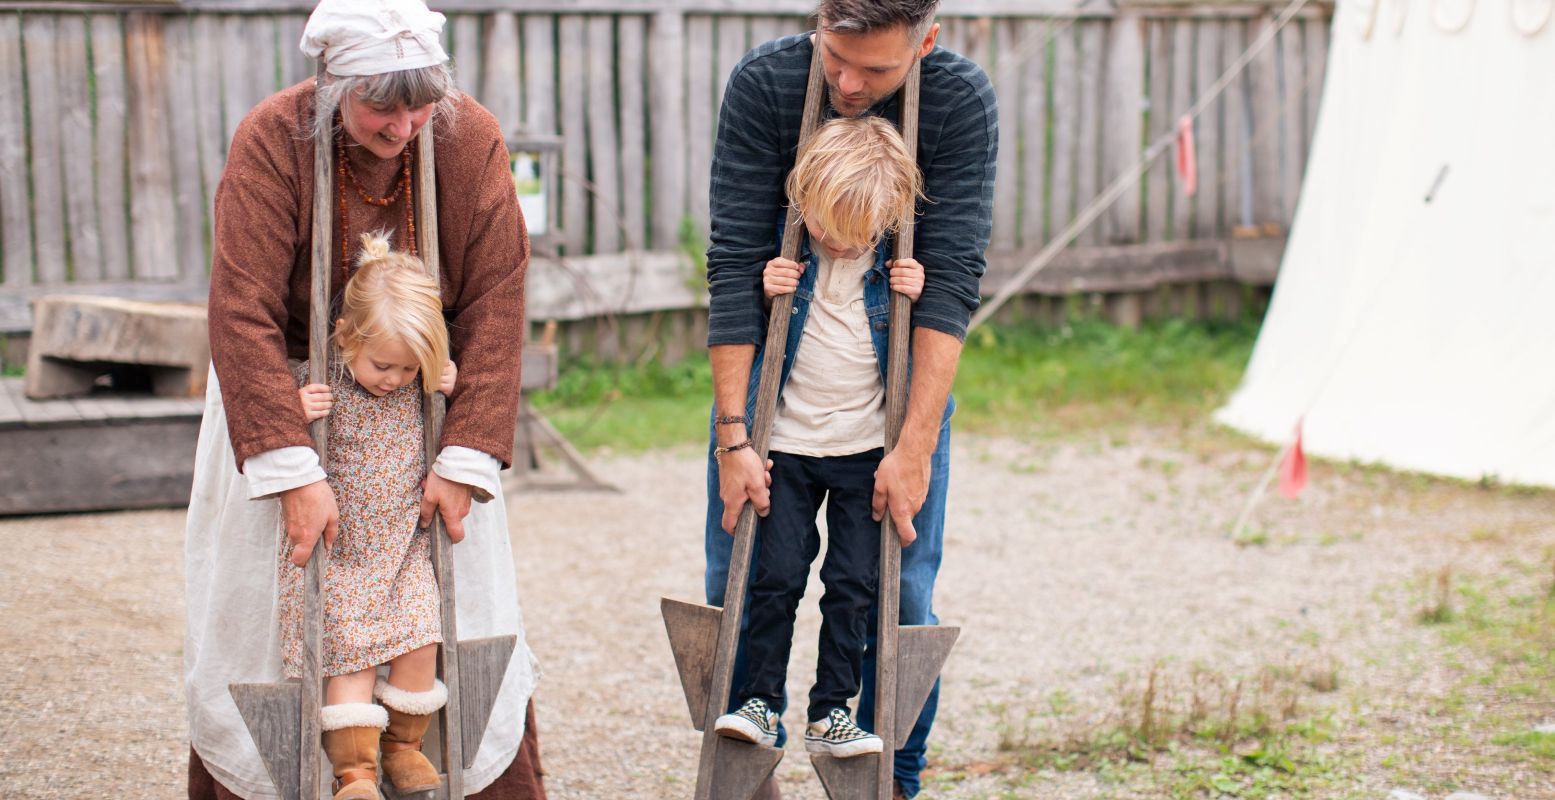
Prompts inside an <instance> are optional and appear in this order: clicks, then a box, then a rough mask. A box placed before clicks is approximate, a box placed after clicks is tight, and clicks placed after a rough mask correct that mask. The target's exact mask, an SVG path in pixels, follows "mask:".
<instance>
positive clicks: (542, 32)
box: [524, 15, 556, 225]
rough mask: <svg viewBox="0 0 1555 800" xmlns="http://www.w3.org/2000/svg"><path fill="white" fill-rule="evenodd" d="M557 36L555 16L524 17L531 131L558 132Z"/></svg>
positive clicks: (526, 108) (526, 117) (527, 109)
mask: <svg viewBox="0 0 1555 800" xmlns="http://www.w3.org/2000/svg"><path fill="white" fill-rule="evenodd" d="M555 38H556V18H555V17H549V16H539V15H532V16H526V17H524V124H525V125H526V126H528V128H529V131H530V132H531V133H537V134H550V133H555V132H556V42H555ZM551 222H552V224H553V225H554V224H555V220H552V221H551Z"/></svg>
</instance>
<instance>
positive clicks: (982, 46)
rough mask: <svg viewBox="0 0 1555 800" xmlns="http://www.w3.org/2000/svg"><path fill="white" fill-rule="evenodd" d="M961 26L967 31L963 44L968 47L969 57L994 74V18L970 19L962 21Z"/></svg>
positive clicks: (985, 70) (984, 69)
mask: <svg viewBox="0 0 1555 800" xmlns="http://www.w3.org/2000/svg"><path fill="white" fill-rule="evenodd" d="M961 27H962V29H963V30H964V31H965V34H964V36H965V38H964V39H963V40H962V45H963V46H964V47H965V48H966V52H965V55H966V57H967V58H970V59H972V60H973V61H975V62H977V65H978V66H980V67H982V68H983V71H984V72H986V73H988V74H989V75H992V74H994V70H993V67H994V63H993V49H994V24H993V20H992V19H968V20H962V21H961Z"/></svg>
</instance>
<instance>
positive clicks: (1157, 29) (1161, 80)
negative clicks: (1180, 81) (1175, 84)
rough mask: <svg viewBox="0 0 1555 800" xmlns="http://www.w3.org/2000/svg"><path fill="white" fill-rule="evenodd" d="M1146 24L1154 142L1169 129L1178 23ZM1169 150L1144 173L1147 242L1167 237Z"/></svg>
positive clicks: (1156, 21) (1169, 203)
mask: <svg viewBox="0 0 1555 800" xmlns="http://www.w3.org/2000/svg"><path fill="white" fill-rule="evenodd" d="M1146 24H1147V42H1148V46H1149V48H1150V50H1149V63H1150V106H1149V108H1150V112H1149V113H1150V129H1149V131H1150V132H1149V141H1152V142H1154V141H1156V140H1157V139H1159V138H1161V137H1162V136H1166V135H1168V134H1170V133H1171V132H1172V126H1173V124H1174V120H1173V117H1172V99H1171V87H1172V84H1171V78H1172V49H1171V48H1172V27H1173V26H1175V25H1176V24H1177V23H1173V22H1167V21H1165V20H1152V21H1150V22H1148V23H1146ZM1172 155H1173V151H1172V150H1167V151H1165V152H1164V153H1162V154H1161V156H1160V157H1159V158H1157V159H1156V160H1155V163H1154V164H1151V165H1150V172H1149V173H1148V175H1147V176H1146V190H1147V192H1148V194H1147V195H1146V202H1145V209H1144V218H1145V235H1144V240H1145V241H1147V242H1159V241H1163V240H1165V239H1167V238H1169V227H1170V223H1171V211H1172V207H1171V206H1172V188H1173V186H1172V173H1173V169H1172Z"/></svg>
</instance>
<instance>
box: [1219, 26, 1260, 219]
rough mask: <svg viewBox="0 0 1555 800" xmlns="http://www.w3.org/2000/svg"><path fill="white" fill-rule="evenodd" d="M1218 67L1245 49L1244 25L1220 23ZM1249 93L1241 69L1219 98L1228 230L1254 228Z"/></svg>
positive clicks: (1223, 203) (1235, 58)
mask: <svg viewBox="0 0 1555 800" xmlns="http://www.w3.org/2000/svg"><path fill="white" fill-rule="evenodd" d="M1221 30H1222V33H1223V36H1224V38H1223V39H1221V42H1220V46H1221V68H1222V69H1228V68H1230V66H1231V65H1232V64H1234V63H1235V62H1236V60H1237V58H1239V57H1240V56H1241V55H1242V51H1244V50H1246V49H1247V23H1245V22H1241V21H1232V22H1225V23H1222V28H1221ZM1251 90H1252V86H1251V84H1250V83H1249V82H1248V80H1247V72H1246V71H1245V70H1244V71H1243V72H1242V73H1241V74H1239V75H1237V76H1236V78H1234V79H1233V80H1232V81H1231V84H1230V85H1229V86H1227V87H1226V91H1225V94H1223V95H1221V97H1222V99H1223V102H1222V106H1223V108H1224V113H1225V116H1224V118H1223V124H1224V127H1223V128H1222V136H1223V137H1224V138H1222V139H1221V141H1222V142H1223V144H1222V145H1221V148H1222V156H1221V161H1220V166H1221V183H1222V184H1223V192H1224V197H1223V200H1222V204H1221V211H1222V214H1223V217H1224V224H1225V225H1226V226H1227V228H1235V227H1238V226H1246V225H1256V224H1257V216H1256V209H1255V208H1254V204H1253V194H1252V193H1253V186H1252V180H1253V173H1252V169H1253V165H1252V157H1253V150H1252V142H1251V141H1250V138H1251V133H1252V125H1253V123H1252V115H1251V109H1250V108H1249V106H1248V102H1247V94H1248V92H1250V91H1251Z"/></svg>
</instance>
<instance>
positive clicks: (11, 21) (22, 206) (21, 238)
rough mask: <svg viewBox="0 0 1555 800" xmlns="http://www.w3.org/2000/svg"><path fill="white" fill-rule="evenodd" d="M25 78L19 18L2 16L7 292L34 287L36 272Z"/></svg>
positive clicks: (0, 255) (1, 172) (0, 188)
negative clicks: (29, 195) (18, 288)
mask: <svg viewBox="0 0 1555 800" xmlns="http://www.w3.org/2000/svg"><path fill="white" fill-rule="evenodd" d="M22 74H23V73H22V20H21V16H20V15H18V14H9V13H8V14H0V248H3V249H0V269H4V270H5V286H6V287H7V288H15V287H19V286H28V285H30V284H31V283H32V270H33V250H32V201H31V198H29V197H28V194H27V120H26V116H25V115H26V113H27V100H26V98H27V92H26V87H25V85H24V84H23V82H22Z"/></svg>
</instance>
